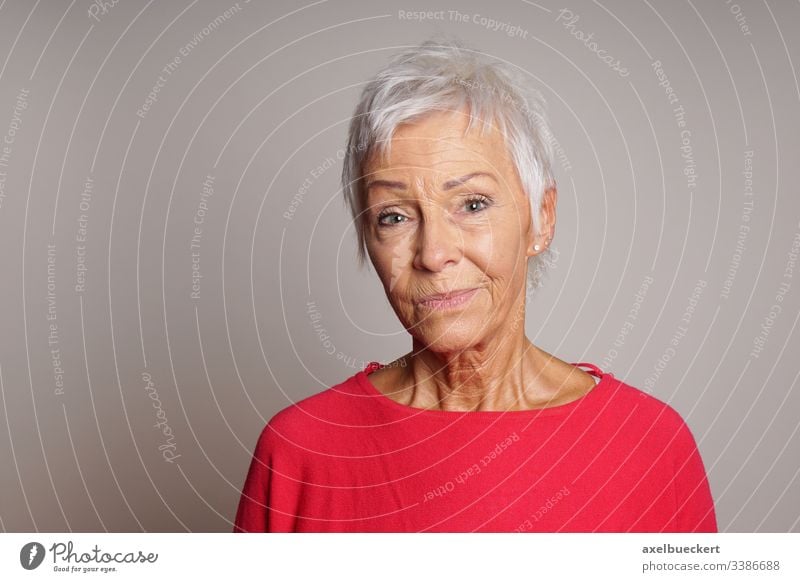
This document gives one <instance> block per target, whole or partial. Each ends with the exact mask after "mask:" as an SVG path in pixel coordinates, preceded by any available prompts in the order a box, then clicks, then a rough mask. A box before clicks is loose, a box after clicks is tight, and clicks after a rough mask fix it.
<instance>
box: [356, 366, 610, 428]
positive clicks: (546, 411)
mask: <svg viewBox="0 0 800 582" xmlns="http://www.w3.org/2000/svg"><path fill="white" fill-rule="evenodd" d="M570 364H571V365H573V366H576V367H579V368H587V369H586V370H584V371H586V372H588V373H589V374H591V375H593V376H595V377H597V378H599V379H600V381H599V382H597V383H595V385H594V387H593V388H592V389H591V390H589V391H588V392H587V393H586V394H584V395H583V396H581V397H580V398H576V399H575V400H573V401H571V402H567V403H565V404H559V405H557V406H549V407H547V408H528V409H525V410H431V409H427V408H418V407H416V406H408V405H406V404H400V403H399V402H397V401H395V400H392V399H391V398H389V397H388V396H386V395H385V394H384V393H383V392H381V391H380V390H378V388H376V387H375V385H374V384H373V383H372V382H371V381H370V379H369V374H371V373H372V372H374V371H375V370H378V369H380V368H383V367H384V364H381V363H380V362H369V363H368V364H367V365H366V366H365V367H364V369H363V370H361V371H360V372H358V373H357V374H356V375H355V380H356V382H357V383H358V385H359V386H361V388H362V390H363V391H364V392H366V393H367V394H368V395H369V396H370V397H372V398H374V400H375V401H376V402H378V403H380V404H382V405H384V406H388V407H390V408H394V409H395V410H396V411H401V412H404V413H405V414H406V415H409V414H410V415H416V414H420V415H426V416H442V417H449V418H455V417H458V416H472V417H476V416H480V417H496V416H502V415H504V414H509V415H516V416H518V417H520V416H521V417H531V416H532V417H537V416H557V415H563V414H568V413H570V412H571V411H572V410H573V409H576V408H578V407H579V406H588V405H589V404H591V403H592V402H593V401H595V400H597V399H598V398H600V397H602V395H603V394H604V393H605V392H607V391H608V384H609V382H610V380H611V379H612V378H613V377H614V375H613V374H612V373H611V372H604V371H603V370H601V369H600V368H598V367H597V366H595V365H594V364H591V363H588V362H578V363H573V362H570Z"/></svg>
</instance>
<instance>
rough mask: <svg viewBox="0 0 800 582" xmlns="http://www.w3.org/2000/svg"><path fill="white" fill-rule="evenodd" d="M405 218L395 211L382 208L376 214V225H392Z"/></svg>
mask: <svg viewBox="0 0 800 582" xmlns="http://www.w3.org/2000/svg"><path fill="white" fill-rule="evenodd" d="M405 218H406V217H405V216H403V215H401V214H397V213H396V212H392V211H390V210H382V211H381V212H380V214H378V226H394V225H396V224H400V223H401V222H403V221H404V220H405ZM386 219H388V220H386Z"/></svg>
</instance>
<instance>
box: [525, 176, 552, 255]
mask: <svg viewBox="0 0 800 582" xmlns="http://www.w3.org/2000/svg"><path fill="white" fill-rule="evenodd" d="M557 199H558V192H557V190H556V187H555V186H553V187H552V188H548V189H547V190H545V191H544V194H543V195H542V206H541V208H540V210H539V231H538V232H534V225H533V220H531V226H530V231H529V234H530V237H529V239H528V249H527V256H529V257H533V256H535V255H538V254H539V253H541V252H543V251H544V250H545V249H546V248H547V247H548V246H550V242H551V241H552V240H553V237H554V236H555V233H556V202H557ZM537 245H538V248H537Z"/></svg>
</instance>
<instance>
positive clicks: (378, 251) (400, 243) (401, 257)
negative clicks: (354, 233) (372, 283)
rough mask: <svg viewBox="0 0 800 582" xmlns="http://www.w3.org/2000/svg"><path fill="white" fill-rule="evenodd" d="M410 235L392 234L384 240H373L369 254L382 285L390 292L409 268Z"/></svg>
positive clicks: (406, 274) (410, 252)
mask: <svg viewBox="0 0 800 582" xmlns="http://www.w3.org/2000/svg"><path fill="white" fill-rule="evenodd" d="M412 248H413V247H412V244H411V237H410V236H409V235H404V236H394V237H391V238H387V239H385V240H378V241H373V242H372V244H371V246H370V255H371V257H372V262H373V264H374V265H375V270H376V271H377V272H378V276H379V277H380V279H381V282H382V283H383V285H384V287H385V288H386V289H387V290H388V291H389V292H390V293H391V292H392V291H394V290H395V289H397V288H398V284H399V283H401V282H402V281H403V280H404V279H405V278H406V277H407V276H408V270H409V269H410V268H411V261H412V260H413V256H412V250H411V249H412Z"/></svg>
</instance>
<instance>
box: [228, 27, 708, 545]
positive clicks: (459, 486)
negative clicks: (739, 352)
mask: <svg viewBox="0 0 800 582" xmlns="http://www.w3.org/2000/svg"><path fill="white" fill-rule="evenodd" d="M526 83H527V80H526V79H525V77H524V76H522V75H520V74H519V73H518V72H517V71H516V70H515V69H514V68H512V67H509V66H505V65H503V64H501V63H497V62H492V61H489V60H487V59H485V58H483V56H482V55H481V54H479V53H476V52H474V51H471V50H468V49H466V48H464V47H463V46H461V45H460V44H458V43H453V42H445V43H436V42H427V43H425V44H423V45H422V46H420V47H417V48H414V49H413V50H410V51H408V52H406V53H404V54H401V55H400V56H399V57H397V58H396V59H394V60H393V61H392V62H391V63H390V64H389V65H388V66H387V67H386V68H385V69H384V70H382V71H381V72H380V73H379V74H378V75H377V76H376V77H375V79H374V80H372V81H371V82H370V83H369V84H368V85H367V86H366V87H365V89H364V91H363V94H362V98H361V102H360V103H359V105H358V107H357V109H356V111H355V114H354V116H353V119H352V122H351V125H350V135H349V144H348V148H347V150H346V151H347V156H346V158H345V160H344V170H343V187H344V194H345V197H346V200H347V202H348V204H349V206H350V208H351V210H352V213H353V217H354V220H355V225H356V229H357V233H358V240H359V243H360V244H359V257H360V258H361V259H362V261H364V260H365V256H364V255H365V253H367V254H368V255H369V258H370V260H371V263H372V265H373V266H374V267H375V270H376V272H377V274H378V277H380V280H381V283H382V284H383V287H384V289H385V291H386V295H387V297H388V300H389V302H390V304H391V306H392V308H393V309H394V311H395V313H396V314H397V317H398V318H399V319H400V321H401V322H402V324H403V326H404V327H405V328H406V329H407V330H408V332H409V334H410V335H411V337H412V339H413V346H412V349H411V351H410V352H409V353H407V354H405V355H404V356H402V357H400V358H398V359H397V360H395V361H394V362H391V363H388V364H380V363H378V362H371V363H370V364H369V365H368V366H366V367H365V368H364V369H363V370H361V371H360V372H358V373H357V374H355V375H353V376H352V377H350V378H348V379H347V380H345V381H344V382H342V383H340V384H338V385H336V386H333V387H331V388H329V389H328V390H325V391H323V392H321V393H319V394H316V395H314V396H311V397H309V398H306V399H305V400H302V401H300V402H298V403H296V404H294V405H292V406H289V407H288V408H285V409H284V410H282V411H280V412H279V413H277V414H276V415H275V416H273V417H272V419H271V420H270V421H269V423H268V424H267V426H266V427H265V429H264V430H263V432H262V433H261V435H260V437H259V439H258V442H257V444H256V447H255V452H254V456H253V460H252V463H251V465H250V470H249V473H248V475H247V478H246V481H245V484H244V488H243V491H242V496H241V501H240V503H239V508H238V512H237V515H236V521H235V525H234V531H237V532H245V531H246V532H423V531H431V532H432V531H448V532H473V531H497V532H526V531H547V532H559V531H563V532H567V531H570V532H630V531H637V532H692V531H695V532H700V531H703V532H713V531H716V518H715V512H714V505H713V501H712V497H711V492H710V489H709V485H708V481H707V478H706V474H705V470H704V466H703V462H702V460H701V458H700V455H699V453H698V450H697V446H696V444H695V440H694V438H693V436H692V433H691V432H690V430H689V428H688V427H687V425H686V424H685V423H684V421H683V420H682V418H681V417H680V415H679V414H678V413H677V412H676V411H675V410H674V409H672V408H671V407H670V406H668V405H667V404H665V403H663V402H661V401H660V400H657V399H656V398H654V397H652V396H650V395H648V394H646V393H644V392H642V391H640V390H638V389H637V388H634V387H632V386H629V385H627V384H625V383H624V382H622V381H621V380H619V379H616V378H614V377H613V376H612V375H611V374H610V373H607V372H604V371H602V370H600V369H599V368H598V367H597V366H594V365H592V364H587V363H568V362H565V361H563V360H560V359H559V358H557V357H555V356H553V355H551V354H549V353H547V352H545V351H544V350H542V349H540V348H538V347H536V346H535V345H533V344H532V343H531V342H530V341H529V340H528V338H527V337H526V336H525V326H524V318H525V301H526V297H527V295H528V294H527V293H526V291H527V288H528V284H527V283H535V282H536V281H535V279H536V278H537V277H536V275H537V274H538V273H539V272H540V271H541V265H539V264H537V261H541V257H542V254H543V253H544V252H546V250H547V249H548V246H549V245H550V243H551V241H552V239H553V235H554V232H555V222H556V187H555V181H554V179H553V176H552V173H551V157H552V151H551V148H550V143H551V141H552V139H551V137H550V133H549V129H548V127H547V124H546V122H545V118H544V115H543V111H542V100H541V98H540V97H538V94H537V93H536V92H535V91H533V90H532V89H530V88H527V86H526ZM529 263H530V264H529ZM530 271H532V272H533V273H534V274H530Z"/></svg>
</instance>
